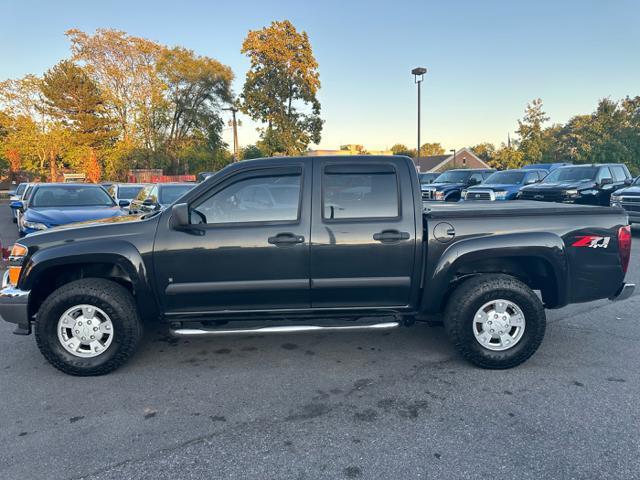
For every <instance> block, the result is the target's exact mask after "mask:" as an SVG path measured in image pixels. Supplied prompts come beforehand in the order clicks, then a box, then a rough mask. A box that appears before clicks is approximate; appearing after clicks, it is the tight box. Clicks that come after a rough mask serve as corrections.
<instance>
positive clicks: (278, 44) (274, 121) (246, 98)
mask: <svg viewBox="0 0 640 480" xmlns="http://www.w3.org/2000/svg"><path fill="white" fill-rule="evenodd" d="M241 53H244V54H246V55H247V56H248V57H249V60H250V62H251V66H250V68H249V71H248V72H247V77H246V81H245V84H244V88H243V91H242V95H241V105H240V106H241V109H242V111H244V112H245V113H246V114H248V115H249V116H250V117H251V118H253V119H255V120H256V121H258V122H260V123H262V124H264V125H265V127H264V128H263V129H262V132H261V142H260V148H261V149H263V151H264V152H265V153H266V154H267V155H273V154H275V153H281V154H288V155H296V154H300V153H302V152H304V151H306V150H307V147H308V146H309V144H310V143H319V142H320V134H321V131H322V123H323V122H322V120H321V119H320V102H319V101H318V99H317V97H316V94H317V92H318V89H319V88H320V75H319V73H318V62H317V61H316V59H315V57H314V56H313V52H312V49H311V44H310V42H309V38H308V36H307V34H306V32H301V33H299V32H298V31H297V30H296V28H295V27H294V26H293V24H292V23H291V22H289V21H288V20H284V21H281V22H272V23H271V25H270V26H268V27H264V28H262V29H261V30H253V31H250V32H249V34H248V35H247V38H245V40H244V42H243V44H242V49H241Z"/></svg>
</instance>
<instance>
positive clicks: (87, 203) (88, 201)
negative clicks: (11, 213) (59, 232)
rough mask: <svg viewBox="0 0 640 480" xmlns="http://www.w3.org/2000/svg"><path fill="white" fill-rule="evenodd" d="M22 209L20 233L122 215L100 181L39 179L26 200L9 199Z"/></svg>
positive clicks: (15, 206)
mask: <svg viewBox="0 0 640 480" xmlns="http://www.w3.org/2000/svg"><path fill="white" fill-rule="evenodd" d="M12 207H13V208H17V209H19V210H21V211H23V212H24V214H23V216H22V219H21V221H20V225H19V233H20V236H24V235H27V234H29V233H33V232H37V231H40V230H46V229H48V228H52V227H57V226H60V225H66V224H68V223H74V222H85V221H87V220H98V219H101V218H111V217H118V216H121V215H124V212H123V211H122V210H121V209H120V208H119V207H118V206H117V205H116V204H115V202H114V201H113V198H111V197H110V196H109V194H108V193H107V191H106V190H105V189H104V188H102V187H101V186H100V185H95V184H90V183H77V184H74V183H40V184H35V185H34V186H33V190H32V192H31V196H30V198H29V199H28V201H27V203H26V204H25V203H23V202H19V201H17V202H13V203H12Z"/></svg>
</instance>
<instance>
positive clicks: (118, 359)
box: [0, 156, 634, 375]
mask: <svg viewBox="0 0 640 480" xmlns="http://www.w3.org/2000/svg"><path fill="white" fill-rule="evenodd" d="M425 205H427V204H425ZM630 247H631V233H630V229H629V226H628V225H627V215H626V214H625V212H624V210H622V209H620V208H609V207H593V206H581V205H562V204H553V203H548V204H547V203H541V202H525V201H514V202H508V204H505V203H504V202H500V203H496V202H481V201H478V202H473V203H459V204H443V205H434V204H428V206H423V203H422V198H421V191H420V183H419V182H418V176H417V174H416V169H415V167H414V166H413V163H412V161H411V159H409V158H407V157H375V156H362V157H348V158H344V157H341V158H333V157H317V158H309V157H302V158H272V159H260V160H251V161H244V162H240V163H236V164H233V165H231V166H229V167H227V168H225V169H224V170H222V171H220V172H218V173H217V174H215V175H214V176H213V177H211V178H209V179H208V180H206V181H205V182H203V183H201V184H199V185H198V186H197V187H196V188H194V189H193V190H191V191H190V192H188V193H187V194H185V195H184V196H183V197H182V198H181V199H180V200H178V203H177V204H174V205H173V206H172V207H171V208H168V209H165V210H163V211H157V212H153V213H149V214H145V215H138V216H130V217H117V218H113V219H109V220H103V221H98V222H94V223H87V224H76V225H74V226H71V227H60V228H55V229H51V230H48V231H43V232H40V233H36V234H32V235H29V236H27V237H25V238H23V239H21V240H20V243H19V244H16V245H15V246H14V247H13V250H12V254H11V258H10V268H9V270H8V271H7V273H6V274H5V278H4V280H3V286H2V290H0V316H1V317H2V318H3V319H4V320H6V321H8V322H12V323H15V324H16V325H17V326H16V331H15V333H18V334H30V333H31V332H32V329H33V330H35V336H36V341H37V344H38V347H39V348H40V350H41V352H42V353H43V355H44V356H45V357H46V358H47V360H49V362H51V364H53V365H54V366H55V367H57V368H59V369H60V370H62V371H64V372H66V373H69V374H74V375H98V374H104V373H107V372H110V371H112V370H114V369H115V368H117V367H119V366H120V365H122V364H123V363H124V362H125V361H126V360H127V359H128V358H129V357H130V356H131V355H132V354H133V353H134V351H135V349H136V346H137V344H138V341H139V340H140V337H141V335H142V326H143V323H144V322H145V321H148V322H163V323H165V324H167V325H168V327H169V328H170V330H171V332H172V333H173V334H174V335H177V336H205V335H233V334H243V333H250V334H255V333H272V332H304V331H313V332H315V331H319V330H320V331H322V330H327V331H341V330H345V331H353V330H382V329H387V328H393V327H397V326H401V325H403V326H409V325H412V324H413V323H414V322H416V321H422V320H430V319H434V318H443V319H444V325H445V328H446V330H447V332H448V334H449V336H450V338H451V340H452V341H453V343H454V345H455V347H456V348H457V349H458V351H459V352H460V353H461V354H462V355H463V356H464V357H465V358H466V359H468V360H469V361H471V362H472V363H474V364H475V365H478V366H480V367H485V368H508V367H513V366H515V365H518V364H520V363H522V362H524V361H525V360H526V359H527V358H529V357H530V356H531V355H532V354H533V353H534V352H535V351H536V349H537V348H538V346H539V345H540V342H541V341H542V338H543V336H544V332H545V321H546V320H545V308H560V307H563V306H565V305H567V304H569V303H576V302H589V301H592V300H596V299H601V298H609V299H612V300H613V299H623V298H626V297H628V296H629V295H631V293H632V292H633V288H634V286H633V285H630V284H626V283H625V281H624V277H625V273H626V269H627V265H628V263H629V254H630ZM536 291H537V292H539V293H536Z"/></svg>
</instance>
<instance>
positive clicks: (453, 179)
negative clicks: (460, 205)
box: [421, 168, 495, 202]
mask: <svg viewBox="0 0 640 480" xmlns="http://www.w3.org/2000/svg"><path fill="white" fill-rule="evenodd" d="M493 172H495V170H493V169H472V168H465V169H457V170H447V171H446V172H444V173H442V174H440V175H439V176H438V178H436V179H435V180H434V182H433V183H432V184H431V185H427V186H423V187H421V188H422V200H424V201H445V202H457V201H459V200H460V199H461V198H462V190H464V189H466V188H468V187H472V186H474V185H478V184H479V183H482V182H483V181H484V180H486V179H487V178H488V177H489V175H491V174H492V173H493Z"/></svg>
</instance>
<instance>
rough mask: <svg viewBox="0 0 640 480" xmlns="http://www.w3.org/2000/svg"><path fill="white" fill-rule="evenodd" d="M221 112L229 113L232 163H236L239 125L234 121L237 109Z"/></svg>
mask: <svg viewBox="0 0 640 480" xmlns="http://www.w3.org/2000/svg"><path fill="white" fill-rule="evenodd" d="M222 110H226V111H229V112H231V126H232V127H233V161H234V162H237V161H238V125H239V123H238V122H237V120H236V113H237V112H238V109H237V108H236V107H229V108H223V109H222Z"/></svg>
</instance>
